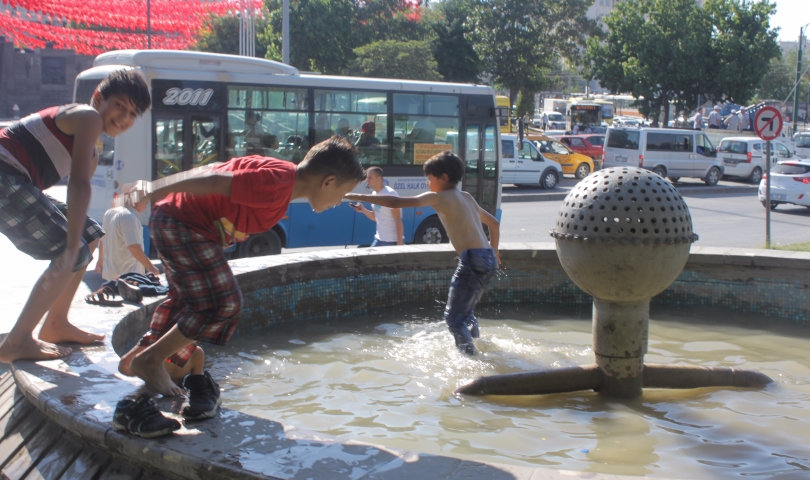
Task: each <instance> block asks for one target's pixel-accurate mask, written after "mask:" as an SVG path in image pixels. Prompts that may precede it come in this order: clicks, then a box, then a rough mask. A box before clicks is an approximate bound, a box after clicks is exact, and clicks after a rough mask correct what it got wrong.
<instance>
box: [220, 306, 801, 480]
mask: <svg viewBox="0 0 810 480" xmlns="http://www.w3.org/2000/svg"><path fill="white" fill-rule="evenodd" d="M693 314H694V312H683V311H682V312H680V313H676V314H672V313H671V312H670V313H668V314H667V315H666V321H653V322H652V325H651V329H650V345H649V353H648V354H647V356H646V361H647V362H650V363H668V364H700V365H707V366H735V367H742V368H751V369H756V370H759V371H762V372H764V373H766V374H767V375H769V376H771V378H773V379H774V380H775V383H774V384H773V385H771V386H770V387H768V388H766V389H764V390H734V389H696V390H646V391H645V392H644V395H643V396H642V397H641V398H640V399H637V400H632V401H618V400H606V399H604V398H602V397H601V396H599V395H597V394H595V393H593V392H579V393H570V394H560V395H547V396H531V397H503V396H499V397H469V396H465V397H459V396H456V395H454V394H453V390H454V389H455V388H456V387H458V386H459V385H461V384H464V383H466V382H468V381H470V380H472V379H474V378H476V377H478V376H480V375H487V374H494V373H506V372H513V371H521V370H526V369H538V368H555V367H562V366H570V365H577V364H586V363H591V362H592V361H593V353H592V351H591V347H590V344H591V334H590V322H589V320H588V319H587V312H580V314H579V315H578V316H576V315H574V316H572V315H570V314H569V315H562V314H559V313H554V312H552V313H548V312H547V313H544V314H541V313H539V312H536V311H534V312H533V311H530V310H529V311H527V310H523V309H520V310H517V309H515V310H510V311H494V310H493V311H483V312H482V314H481V315H479V322H480V325H481V332H482V338H481V339H479V340H478V341H477V343H476V345H477V347H478V348H479V349H480V351H481V352H482V354H481V355H479V356H478V357H476V358H467V357H465V356H463V355H461V354H459V353H458V352H456V350H455V348H453V347H452V340H451V337H450V335H449V334H448V333H447V331H446V329H445V326H444V324H443V323H441V322H440V321H439V319H440V318H441V313H440V310H439V309H438V308H435V307H428V308H426V309H420V308H418V307H412V308H408V309H397V310H392V311H390V312H386V313H384V314H374V315H369V316H366V317H362V318H353V319H347V320H345V321H341V322H333V323H331V324H329V325H322V324H320V325H309V326H301V327H297V329H296V330H294V329H288V328H287V329H274V330H267V331H265V332H259V333H253V334H251V335H250V337H246V336H245V337H241V338H234V339H233V340H232V341H231V344H230V345H229V346H228V347H226V348H223V349H217V350H216V351H211V350H212V349H209V361H208V362H207V363H208V364H209V365H211V369H212V373H214V375H215V377H217V378H218V379H219V380H220V382H221V385H222V387H223V389H224V392H223V397H224V398H223V400H224V405H226V406H227V407H229V408H233V409H236V410H240V411H243V412H245V413H250V414H253V415H256V416H259V417H264V418H268V419H273V420H282V421H284V422H286V423H289V424H292V425H295V426H298V427H300V428H304V429H308V430H315V431H320V432H326V433H329V434H332V435H336V436H339V437H344V438H353V439H359V440H362V441H366V442H371V443H376V444H381V445H386V446H390V447H397V448H403V449H409V450H414V451H419V452H427V453H435V454H443V455H451V456H455V457H459V458H465V459H470V460H484V461H493V462H499V463H509V464H517V465H530V466H546V467H551V468H558V469H566V470H582V471H593V472H601V473H614V474H628V475H653V476H662V477H677V478H694V479H698V478H726V477H732V476H746V477H748V476H753V477H758V478H773V477H778V478H810V446H808V442H807V438H808V434H807V428H808V427H807V426H808V425H810V410H808V408H809V407H810V386H808V384H809V383H810V382H809V381H810V340H808V331H807V330H796V331H781V332H775V331H766V330H761V329H756V328H740V327H736V326H730V323H731V322H732V321H738V319H737V318H736V317H735V318H727V317H728V314H725V315H724V314H719V315H718V312H704V313H703V317H704V318H713V319H717V318H724V319H725V323H724V324H716V323H715V324H713V323H696V322H693V321H691V320H687V319H691V318H692V316H693ZM735 315H736V314H735ZM653 318H664V315H656V313H655V312H653ZM750 320H751V319H750V318H748V319H745V318H742V319H740V321H742V322H746V321H750ZM755 320H761V319H755Z"/></svg>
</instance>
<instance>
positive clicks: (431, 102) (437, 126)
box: [394, 93, 459, 165]
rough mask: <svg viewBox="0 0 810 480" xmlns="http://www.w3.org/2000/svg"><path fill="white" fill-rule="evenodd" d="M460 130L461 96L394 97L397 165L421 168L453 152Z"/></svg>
mask: <svg viewBox="0 0 810 480" xmlns="http://www.w3.org/2000/svg"><path fill="white" fill-rule="evenodd" d="M458 129H459V119H458V97H457V96H455V95H420V94H402V93H396V94H394V164H398V165H421V164H423V163H425V161H426V160H427V159H429V158H430V157H432V156H433V155H435V154H437V153H439V152H443V151H445V150H451V149H453V145H452V144H451V143H448V139H450V138H454V137H457V135H458V134H457V133H456V132H458Z"/></svg>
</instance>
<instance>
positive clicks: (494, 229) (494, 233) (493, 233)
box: [478, 207, 501, 265]
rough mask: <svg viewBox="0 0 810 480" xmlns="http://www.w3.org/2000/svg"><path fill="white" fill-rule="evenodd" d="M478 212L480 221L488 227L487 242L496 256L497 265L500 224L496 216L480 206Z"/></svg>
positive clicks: (499, 254) (499, 260) (499, 258)
mask: <svg viewBox="0 0 810 480" xmlns="http://www.w3.org/2000/svg"><path fill="white" fill-rule="evenodd" d="M478 213H479V214H480V215H481V223H483V224H484V225H486V226H487V228H489V244H490V245H491V246H492V248H493V249H494V250H495V256H496V257H497V258H498V265H500V264H501V253H500V252H499V251H498V242H500V240H501V224H500V222H499V221H498V219H497V218H495V217H493V216H492V215H490V213H489V212H487V211H486V210H484V209H483V208H481V207H478Z"/></svg>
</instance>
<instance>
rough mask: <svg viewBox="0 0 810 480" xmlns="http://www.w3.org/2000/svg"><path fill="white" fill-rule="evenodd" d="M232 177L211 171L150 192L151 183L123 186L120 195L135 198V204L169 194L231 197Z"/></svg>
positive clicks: (158, 198)
mask: <svg viewBox="0 0 810 480" xmlns="http://www.w3.org/2000/svg"><path fill="white" fill-rule="evenodd" d="M232 185H233V175H232V174H231V173H230V172H219V171H214V170H211V171H210V172H206V173H203V174H201V175H199V176H196V177H191V178H187V179H185V180H180V181H178V182H172V183H169V184H168V185H166V186H165V187H161V188H157V189H155V190H152V183H151V182H136V183H134V184H131V185H127V186H124V188H122V189H121V190H122V193H123V194H124V195H127V197H128V198H136V199H137V201H136V203H137V204H142V203H146V202H149V201H157V200H160V199H161V198H163V197H165V196H166V195H168V194H170V193H178V192H185V193H191V194H194V195H210V194H217V195H223V196H225V197H230V196H231V186H232Z"/></svg>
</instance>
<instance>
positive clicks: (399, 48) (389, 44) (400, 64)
mask: <svg viewBox="0 0 810 480" xmlns="http://www.w3.org/2000/svg"><path fill="white" fill-rule="evenodd" d="M354 53H355V55H356V56H357V58H356V59H355V60H354V62H352V64H351V66H350V67H349V69H348V71H347V73H348V74H349V75H357V76H363V77H380V78H407V79H411V80H441V79H442V77H441V75H439V72H438V71H437V70H436V67H437V64H436V60H434V59H433V52H431V51H430V45H429V44H428V43H427V42H419V41H410V42H398V41H396V40H383V41H379V42H373V43H370V44H368V45H364V46H362V47H359V48H356V49H355V50H354Z"/></svg>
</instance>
